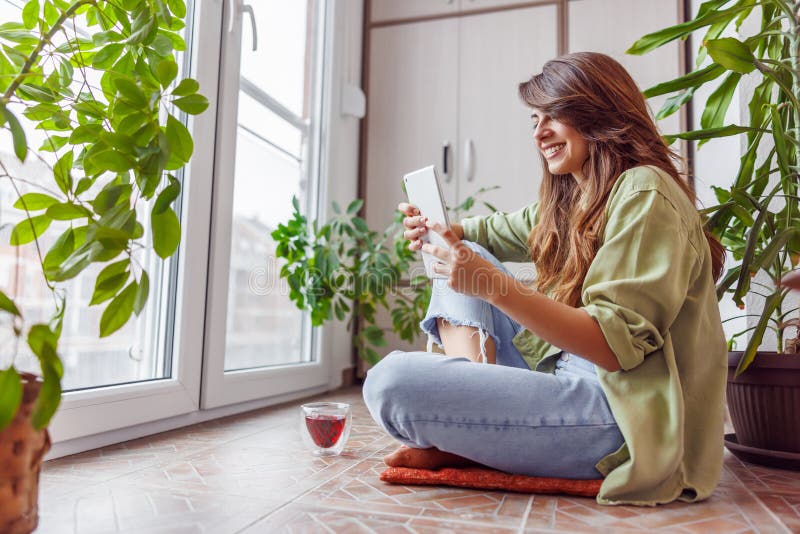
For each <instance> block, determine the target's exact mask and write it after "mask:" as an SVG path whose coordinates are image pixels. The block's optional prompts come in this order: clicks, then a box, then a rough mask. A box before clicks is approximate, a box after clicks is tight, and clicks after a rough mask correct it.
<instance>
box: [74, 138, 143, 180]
mask: <svg viewBox="0 0 800 534" xmlns="http://www.w3.org/2000/svg"><path fill="white" fill-rule="evenodd" d="M133 165H134V160H133V158H131V157H130V156H126V155H125V154H122V153H120V152H117V151H116V150H114V149H113V148H111V147H110V146H108V145H105V144H100V143H97V144H95V145H94V146H93V147H92V148H91V149H89V151H88V152H87V153H86V155H85V156H84V158H83V170H84V171H85V172H86V174H87V175H89V176H95V175H98V174H101V173H103V172H106V171H113V172H116V173H122V172H125V171H127V170H128V169H130V168H131V167H133Z"/></svg>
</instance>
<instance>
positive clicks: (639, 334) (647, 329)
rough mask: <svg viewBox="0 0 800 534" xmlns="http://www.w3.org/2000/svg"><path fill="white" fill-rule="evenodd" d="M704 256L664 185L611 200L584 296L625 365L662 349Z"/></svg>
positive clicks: (585, 281)
mask: <svg viewBox="0 0 800 534" xmlns="http://www.w3.org/2000/svg"><path fill="white" fill-rule="evenodd" d="M697 259H698V252H697V250H696V249H695V248H694V246H693V245H692V243H691V241H690V239H689V235H688V230H687V226H686V223H685V221H683V219H682V217H681V214H680V213H679V212H678V211H677V210H676V209H675V207H674V206H673V205H672V203H670V201H669V200H668V199H667V198H666V197H665V196H663V195H662V194H661V193H660V192H658V191H657V190H644V191H634V192H632V193H627V194H626V195H624V196H623V197H622V198H619V199H614V202H613V204H612V205H610V206H609V209H608V213H607V222H606V227H605V230H604V234H603V244H602V246H601V247H600V249H599V250H598V251H597V255H596V256H595V259H594V261H593V262H592V264H591V266H590V268H589V271H588V272H587V274H586V278H585V280H584V284H583V294H582V297H583V303H584V310H586V312H587V313H588V314H589V315H590V316H592V317H593V318H594V319H595V320H596V321H597V323H598V324H599V325H600V329H601V330H602V332H603V335H604V336H605V339H606V341H607V342H608V345H609V346H610V348H611V350H612V351H613V352H614V354H615V355H616V356H617V359H618V360H619V364H620V366H621V367H622V368H623V369H625V370H628V369H632V368H634V367H636V366H637V365H639V364H640V363H642V361H643V360H644V358H645V356H647V355H648V354H650V353H652V352H655V351H657V350H659V349H661V347H662V346H663V344H664V337H665V336H666V335H667V332H668V331H669V328H670V326H671V325H672V323H673V321H674V320H675V318H676V317H677V315H678V312H679V311H680V309H681V307H682V306H683V303H684V300H685V298H686V295H687V292H688V288H689V284H690V281H691V278H692V277H693V276H696V275H695V274H694V273H695V270H696V266H697V265H698V264H699V262H698V261H697Z"/></svg>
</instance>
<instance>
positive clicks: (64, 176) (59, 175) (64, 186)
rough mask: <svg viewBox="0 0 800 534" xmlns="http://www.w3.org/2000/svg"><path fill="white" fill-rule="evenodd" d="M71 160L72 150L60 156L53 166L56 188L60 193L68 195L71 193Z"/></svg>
mask: <svg viewBox="0 0 800 534" xmlns="http://www.w3.org/2000/svg"><path fill="white" fill-rule="evenodd" d="M72 160H73V154H72V150H70V151H69V152H67V153H66V154H64V155H63V156H61V157H60V158H59V159H58V161H57V162H56V164H55V165H54V166H53V178H55V181H56V184H58V188H59V189H61V192H62V193H64V194H68V193H69V192H71V191H72V176H71V175H70V171H72V163H73V161H72Z"/></svg>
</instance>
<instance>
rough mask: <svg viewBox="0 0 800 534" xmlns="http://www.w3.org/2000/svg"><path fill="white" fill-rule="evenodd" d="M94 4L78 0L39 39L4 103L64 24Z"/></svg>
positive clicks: (89, 0)
mask: <svg viewBox="0 0 800 534" xmlns="http://www.w3.org/2000/svg"><path fill="white" fill-rule="evenodd" d="M94 3H95V0H78V1H77V2H75V3H74V4H72V5H71V6H69V7H68V8H67V9H66V11H64V12H63V13H61V16H60V17H58V20H57V21H56V22H55V24H53V26H52V27H51V28H50V29H49V30H47V33H45V34H44V35H43V36H42V37H41V38H40V39H39V43H38V44H37V45H36V48H34V49H33V52H31V55H30V56H28V60H27V61H26V62H25V64H24V65H23V66H22V70H21V71H20V72H19V74H18V75H17V77H16V78H14V81H13V82H11V85H9V86H8V88H7V89H6V92H5V93H4V94H3V101H8V99H9V98H11V95H13V94H14V92H15V91H16V90H17V88H18V87H19V86H20V84H21V83H22V79H23V78H24V77H25V75H26V74H27V73H28V72H29V71H30V70H31V68H32V67H33V64H34V63H36V60H37V59H39V54H41V53H42V50H43V49H44V46H45V45H46V44H47V43H49V42H50V40H51V39H52V38H53V36H54V35H55V34H56V33H57V32H58V31H59V30H60V29H61V26H62V25H63V24H64V22H66V21H67V19H69V18H71V17H72V16H73V15H74V14H75V12H76V11H77V10H78V9H80V8H81V6H84V5H86V4H94Z"/></svg>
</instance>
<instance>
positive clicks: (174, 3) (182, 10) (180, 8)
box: [167, 0, 186, 19]
mask: <svg viewBox="0 0 800 534" xmlns="http://www.w3.org/2000/svg"><path fill="white" fill-rule="evenodd" d="M167 5H168V6H169V10H170V11H171V12H172V14H173V15H175V16H176V17H178V18H179V19H182V18H184V17H185V16H186V3H185V2H184V1H183V0H167Z"/></svg>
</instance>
